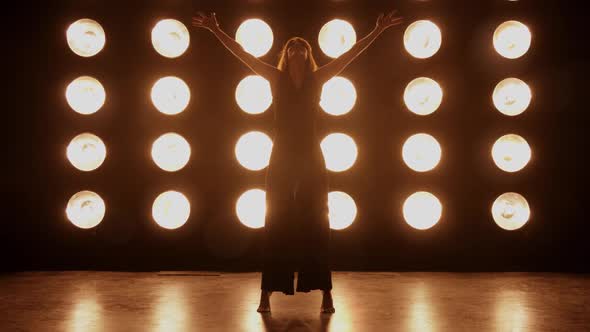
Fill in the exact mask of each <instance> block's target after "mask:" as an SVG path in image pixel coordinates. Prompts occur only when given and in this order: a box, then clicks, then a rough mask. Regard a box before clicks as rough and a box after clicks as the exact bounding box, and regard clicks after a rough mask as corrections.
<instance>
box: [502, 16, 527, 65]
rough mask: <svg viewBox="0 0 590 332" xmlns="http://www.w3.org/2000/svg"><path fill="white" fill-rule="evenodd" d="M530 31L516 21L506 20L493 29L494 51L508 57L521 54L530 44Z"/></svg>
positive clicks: (513, 57) (514, 57)
mask: <svg viewBox="0 0 590 332" xmlns="http://www.w3.org/2000/svg"><path fill="white" fill-rule="evenodd" d="M531 38H532V37H531V31H530V30H529V28H528V27H527V26H526V25H524V24H522V23H520V22H518V21H506V22H504V23H502V24H500V25H499V26H498V27H497V28H496V30H495V31H494V38H493V44H494V48H495V49H496V52H498V54H500V55H501V56H503V57H505V58H508V59H516V58H520V57H521V56H523V55H524V54H525V53H526V52H527V51H528V50H529V47H530V46H531Z"/></svg>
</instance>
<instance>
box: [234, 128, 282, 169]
mask: <svg viewBox="0 0 590 332" xmlns="http://www.w3.org/2000/svg"><path fill="white" fill-rule="evenodd" d="M272 146H273V144H272V139H271V138H270V137H268V135H267V134H265V133H263V132H261V131H251V132H249V133H246V134H244V135H242V137H240V139H239V140H238V142H237V143H236V148H235V150H234V152H235V155H236V159H237V160H238V162H239V163H240V165H242V166H244V167H245V168H246V169H249V170H251V171H259V170H261V169H263V168H265V167H267V166H268V163H269V162H270V156H271V153H272Z"/></svg>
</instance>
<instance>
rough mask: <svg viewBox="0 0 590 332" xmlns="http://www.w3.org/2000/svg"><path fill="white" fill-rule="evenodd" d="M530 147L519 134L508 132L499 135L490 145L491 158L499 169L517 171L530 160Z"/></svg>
mask: <svg viewBox="0 0 590 332" xmlns="http://www.w3.org/2000/svg"><path fill="white" fill-rule="evenodd" d="M531 155H532V152H531V148H530V146H529V144H528V143H527V141H526V140H525V139H524V138H522V137H521V136H519V135H516V134H508V135H504V136H502V137H500V138H499V139H498V140H497V141H496V142H495V143H494V146H493V147H492V158H493V159H494V162H495V163H496V166H498V167H499V168H500V169H501V170H503V171H505V172H517V171H519V170H521V169H523V168H524V167H525V166H526V165H527V164H528V162H529V161H530V160H531Z"/></svg>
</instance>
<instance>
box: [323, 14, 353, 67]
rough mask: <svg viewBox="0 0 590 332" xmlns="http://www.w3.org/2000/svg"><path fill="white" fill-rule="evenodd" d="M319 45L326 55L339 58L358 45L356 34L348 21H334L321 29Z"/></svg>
mask: <svg viewBox="0 0 590 332" xmlns="http://www.w3.org/2000/svg"><path fill="white" fill-rule="evenodd" d="M318 43H319V44H320V49H321V50H322V52H324V54H326V55H327V56H329V57H331V58H337V57H339V56H340V55H342V54H343V53H346V52H347V51H348V50H350V49H351V48H352V46H353V45H354V44H355V43H356V32H355V31H354V28H353V26H352V24H350V23H348V22H347V21H344V20H341V19H333V20H331V21H330V22H328V23H326V24H324V26H323V27H322V28H321V29H320V33H319V36H318Z"/></svg>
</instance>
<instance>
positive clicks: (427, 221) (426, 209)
mask: <svg viewBox="0 0 590 332" xmlns="http://www.w3.org/2000/svg"><path fill="white" fill-rule="evenodd" d="M403 215H404V219H405V220H406V223H408V225H410V226H412V227H413V228H415V229H419V230H424V229H429V228H431V227H433V226H434V225H436V223H438V221H439V220H440V217H441V215H442V204H441V203H440V201H439V200H438V198H436V196H434V195H433V194H431V193H429V192H426V191H418V192H415V193H413V194H412V195H410V196H409V197H408V198H407V199H406V201H405V202H404V205H403Z"/></svg>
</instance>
